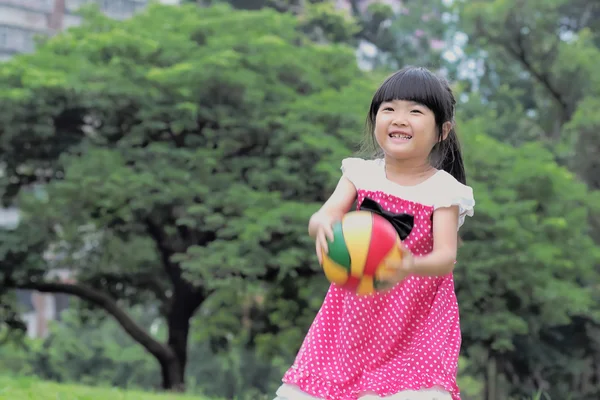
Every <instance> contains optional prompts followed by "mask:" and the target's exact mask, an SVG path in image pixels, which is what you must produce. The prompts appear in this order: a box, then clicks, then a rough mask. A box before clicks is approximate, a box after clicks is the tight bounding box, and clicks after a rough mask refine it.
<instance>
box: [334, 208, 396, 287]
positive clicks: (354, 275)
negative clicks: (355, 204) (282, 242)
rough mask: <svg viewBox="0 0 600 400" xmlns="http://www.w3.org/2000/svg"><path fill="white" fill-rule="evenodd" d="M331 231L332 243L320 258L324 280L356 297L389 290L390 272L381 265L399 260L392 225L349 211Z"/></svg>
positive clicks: (375, 216)
mask: <svg viewBox="0 0 600 400" xmlns="http://www.w3.org/2000/svg"><path fill="white" fill-rule="evenodd" d="M332 228H333V236H334V237H333V241H328V246H329V249H328V250H329V251H328V253H327V254H325V252H323V254H322V255H323V258H322V259H323V262H322V267H323V270H324V271H325V276H326V277H327V279H329V281H330V282H332V283H334V284H336V285H338V286H341V287H343V288H347V289H349V290H352V291H354V292H356V293H357V294H359V295H366V294H371V293H374V292H376V291H381V290H387V289H389V288H390V286H391V285H390V283H389V282H388V281H386V278H387V277H389V276H390V273H391V272H390V270H389V269H387V268H386V266H385V264H386V262H387V261H388V260H394V261H399V260H401V259H402V253H401V252H400V249H399V248H398V244H399V242H400V237H399V236H398V233H397V232H396V230H395V229H394V227H393V226H392V224H391V223H390V222H388V221H387V220H386V219H385V218H383V217H382V216H381V215H378V214H375V213H372V212H370V211H352V212H349V213H347V214H346V215H345V216H344V218H343V219H342V221H340V222H337V223H335V224H334V225H333V227H332Z"/></svg>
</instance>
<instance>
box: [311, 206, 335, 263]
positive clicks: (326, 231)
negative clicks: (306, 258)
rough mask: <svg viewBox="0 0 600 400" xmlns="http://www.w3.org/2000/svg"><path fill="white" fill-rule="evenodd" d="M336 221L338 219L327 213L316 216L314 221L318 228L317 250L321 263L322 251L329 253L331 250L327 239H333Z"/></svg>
mask: <svg viewBox="0 0 600 400" xmlns="http://www.w3.org/2000/svg"><path fill="white" fill-rule="evenodd" d="M334 222H336V219H335V218H333V217H330V216H328V215H326V214H322V215H319V216H315V217H314V223H315V224H316V228H317V234H316V241H315V247H316V248H315V250H316V252H317V258H318V259H319V264H322V263H323V255H322V253H323V252H324V253H325V254H327V253H328V252H329V248H328V246H327V239H329V241H333V229H332V225H333V223H334Z"/></svg>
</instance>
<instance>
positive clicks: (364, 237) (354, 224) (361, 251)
mask: <svg viewBox="0 0 600 400" xmlns="http://www.w3.org/2000/svg"><path fill="white" fill-rule="evenodd" d="M342 226H343V231H344V239H345V240H346V247H347V248H348V252H349V253H350V273H351V274H352V275H353V276H355V277H357V278H360V277H361V276H362V272H363V269H364V267H365V263H366V262H367V255H368V254H369V245H370V243H371V232H372V230H373V217H372V215H371V213H370V212H368V211H356V212H352V213H348V214H346V215H345V216H344V218H343V219H342Z"/></svg>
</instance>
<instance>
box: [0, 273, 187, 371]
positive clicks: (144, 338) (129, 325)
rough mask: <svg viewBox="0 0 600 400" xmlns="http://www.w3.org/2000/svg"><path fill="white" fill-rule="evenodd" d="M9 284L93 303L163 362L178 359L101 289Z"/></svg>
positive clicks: (9, 284)
mask: <svg viewBox="0 0 600 400" xmlns="http://www.w3.org/2000/svg"><path fill="white" fill-rule="evenodd" d="M7 286H8V287H11V288H14V289H30V290H36V291H38V292H43V293H65V294H70V295H73V296H76V297H79V298H81V299H83V300H86V301H88V302H90V303H93V304H95V305H97V306H99V307H101V308H103V309H104V310H106V312H107V313H109V314H110V315H112V316H113V317H114V318H115V319H116V320H117V322H118V323H119V324H120V325H121V327H123V329H124V330H125V331H126V332H127V333H128V334H129V335H130V336H131V337H132V338H133V339H134V340H135V341H136V342H138V343H139V344H141V345H142V346H143V347H144V348H145V349H146V350H147V351H148V352H149V353H150V354H152V355H153V356H154V357H156V358H157V359H158V360H159V361H160V362H161V363H169V362H172V361H173V360H176V359H177V357H176V355H175V353H174V352H173V350H172V349H170V348H169V347H168V346H165V345H164V344H162V343H160V342H159V341H157V340H156V339H154V338H153V337H152V336H150V335H149V334H148V333H147V332H146V331H145V330H144V329H143V328H142V327H140V326H139V325H138V324H137V323H136V322H135V321H134V320H132V319H131V318H130V317H129V315H127V313H126V312H125V311H123V310H121V308H119V306H118V305H117V303H116V301H115V300H113V299H112V298H111V297H110V296H108V295H106V294H105V293H102V292H101V291H99V290H96V289H92V288H90V287H88V286H85V285H83V284H71V283H60V282H26V283H17V282H8V283H7Z"/></svg>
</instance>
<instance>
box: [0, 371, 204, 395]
mask: <svg viewBox="0 0 600 400" xmlns="http://www.w3.org/2000/svg"><path fill="white" fill-rule="evenodd" d="M105 399H109V400H210V399H208V398H206V397H199V396H189V395H188V396H181V395H175V394H154V393H148V392H140V391H129V390H121V389H114V388H101V387H89V386H82V385H73V384H61V383H55V382H44V381H40V380H37V379H35V378H23V377H19V378H11V377H4V376H0V400H105Z"/></svg>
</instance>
